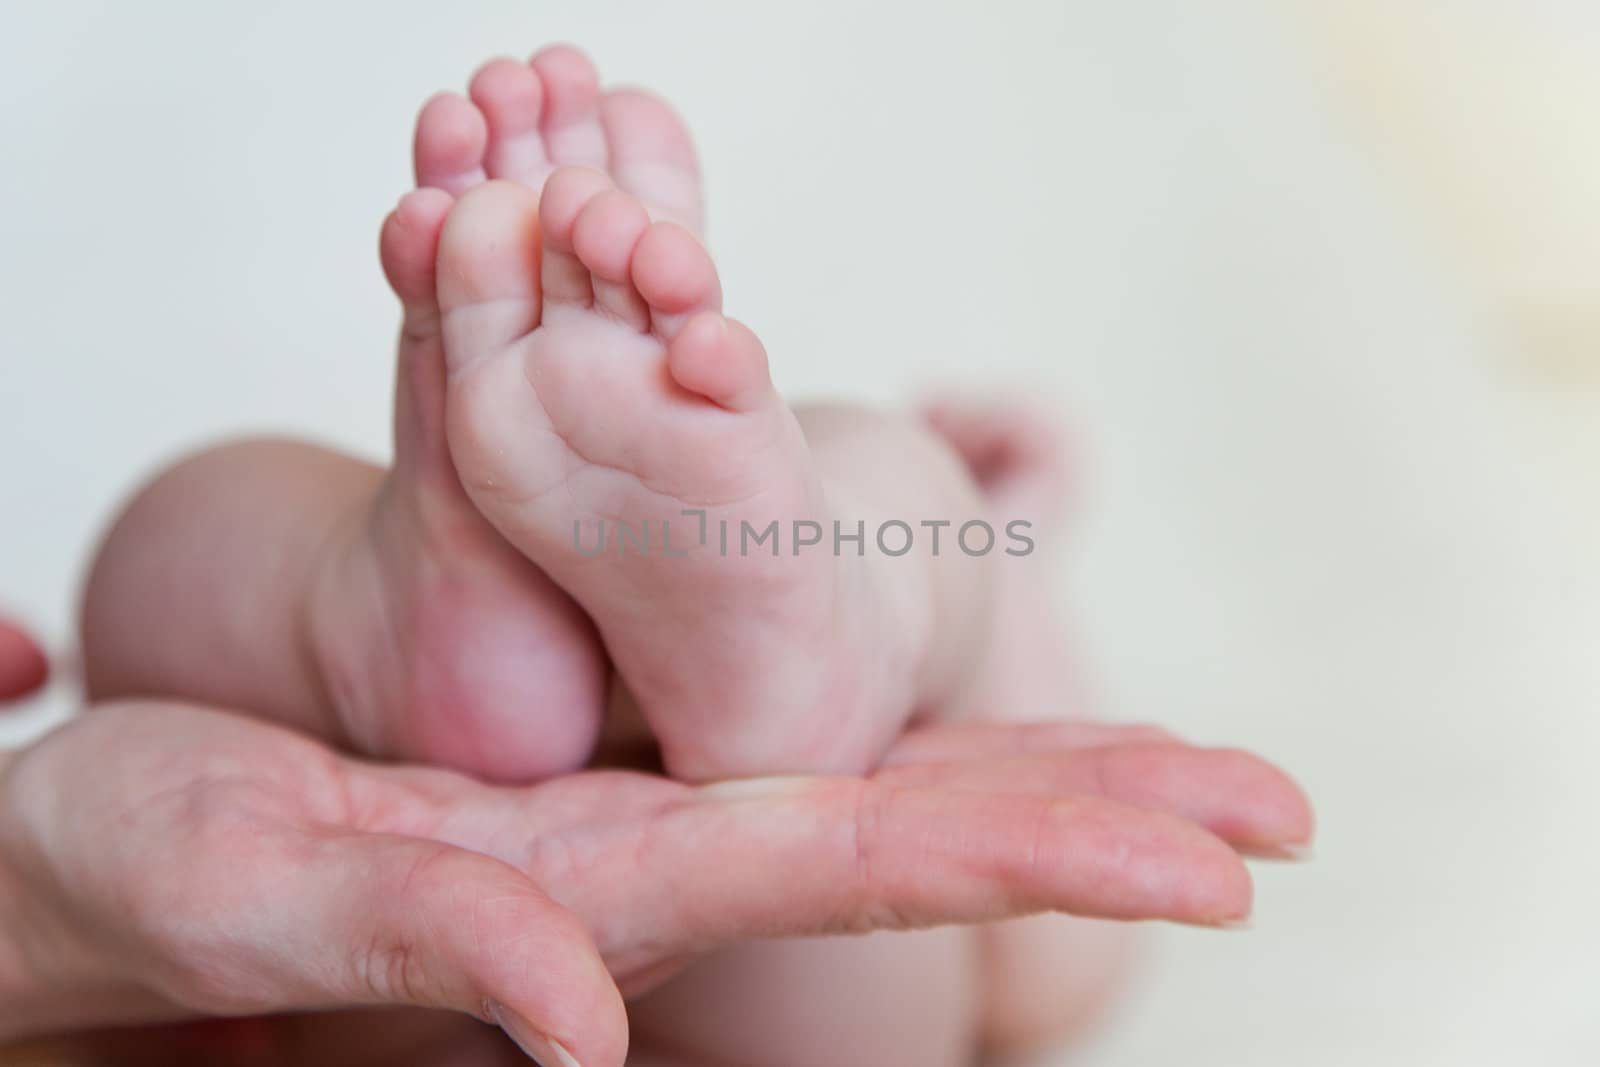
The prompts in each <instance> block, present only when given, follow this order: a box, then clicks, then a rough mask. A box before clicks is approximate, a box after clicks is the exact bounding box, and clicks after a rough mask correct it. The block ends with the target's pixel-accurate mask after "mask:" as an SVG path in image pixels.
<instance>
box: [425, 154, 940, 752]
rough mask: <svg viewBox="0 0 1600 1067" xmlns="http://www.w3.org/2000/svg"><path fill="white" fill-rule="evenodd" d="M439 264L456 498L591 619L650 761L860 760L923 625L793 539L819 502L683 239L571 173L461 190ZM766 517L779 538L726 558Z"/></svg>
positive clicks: (692, 241)
mask: <svg viewBox="0 0 1600 1067" xmlns="http://www.w3.org/2000/svg"><path fill="white" fill-rule="evenodd" d="M438 279H439V305H440V311H441V314H442V326H443V336H444V344H445V351H446V356H447V365H448V368H449V369H448V375H449V379H448V386H447V389H448V393H449V397H448V402H447V426H448V435H449V439H450V448H451V454H452V456H453V457H454V460H455V465H456V469H457V471H459V472H460V475H461V478H462V482H463V484H464V485H465V487H466V491H467V493H468V494H469V495H470V496H471V498H472V500H473V502H474V503H476V504H477V506H478V508H479V509H480V511H481V512H482V513H483V514H484V515H486V516H487V517H488V518H489V520H490V521H491V522H493V523H494V525H495V526H496V527H497V528H498V529H499V530H500V532H501V533H503V534H504V535H505V536H506V538H507V539H508V540H509V541H510V542H511V543H512V544H514V545H516V547H517V548H519V549H521V550H522V551H523V552H524V553H526V554H527V556H528V557H529V558H530V559H532V560H533V561H534V562H535V563H537V564H538V565H539V566H540V567H541V568H542V569H543V570H544V571H545V572H547V573H548V574H550V575H551V577H553V578H554V579H555V580H556V582H557V583H558V584H559V585H560V586H561V587H562V588H564V589H566V590H567V591H568V592H570V593H571V594H572V595H573V596H574V597H575V598H576V599H577V600H578V602H579V603H580V604H581V605H582V606H583V607H584V608H585V609H586V610H587V611H588V612H589V614H590V615H591V617H593V619H594V620H595V622H596V623H597V624H598V626H599V628H600V632H601V634H602V636H603V638H604V640H605V643H606V646H607V648H608V649H609V651H610V653H611V655H612V658H613V660H614V661H615V663H616V665H617V668H618V670H619V671H620V672H621V673H622V675H623V676H624V677H625V678H627V679H628V682H629V684H630V686H631V688H632V689H633V692H634V694H635V696H636V697H637V699H638V701H639V704H640V707H641V709H642V710H643V712H644V714H645V716H646V718H647V719H648V720H649V721H650V724H651V726H652V727H653V729H654V730H655V732H656V735H657V737H658V739H659V740H660V742H661V745H662V754H663V758H664V759H665V761H666V763H667V766H668V768H669V769H670V770H671V771H672V772H673V773H674V774H675V775H678V776H682V777H689V778H705V777H712V776H719V775H723V774H729V773H739V774H752V773H762V772H773V771H793V770H801V769H817V768H823V767H826V768H829V769H833V770H846V769H852V768H854V769H859V768H862V767H865V765H866V764H867V763H868V762H870V760H871V759H872V758H873V757H874V756H875V755H876V754H877V752H879V751H881V749H882V748H883V747H885V746H886V745H887V743H888V741H889V739H890V738H891V737H892V736H893V735H894V734H895V733H896V732H897V731H898V729H899V727H900V726H901V725H902V723H903V716H901V717H900V718H893V719H891V718H886V717H883V716H875V715H864V714H860V713H859V712H860V711H861V709H863V708H868V707H870V708H880V707H894V708H901V709H909V707H910V704H911V701H912V693H911V690H912V685H913V683H912V680H911V676H912V674H913V671H914V664H913V662H912V661H913V660H915V659H916V650H915V635H916V634H917V633H918V630H919V627H918V626H916V625H913V623H912V620H911V619H909V618H888V619H886V618H885V616H886V615H891V616H893V615H895V614H896V612H897V611H898V610H899V608H900V607H901V606H900V605H896V604H895V603H894V602H893V600H892V598H890V597H885V596H881V595H880V593H881V590H879V589H878V588H876V587H875V586H874V584H873V582H874V579H873V576H872V574H871V572H870V571H869V570H868V569H867V568H866V567H865V566H863V565H858V561H857V560H856V558H855V557H853V556H849V555H847V556H845V557H843V558H839V557H836V556H835V555H834V554H833V553H832V552H830V551H827V550H826V548H823V549H821V550H815V551H810V552H806V553H801V554H792V553H791V552H790V551H789V546H788V540H787V539H788V536H789V535H788V533H787V532H784V531H787V530H789V529H791V528H792V524H793V523H795V522H804V523H815V524H817V526H816V527H815V528H816V529H820V530H826V531H828V533H829V534H831V532H832V522H831V512H830V505H833V504H835V503H836V501H832V500H829V499H827V498H825V486H824V485H823V484H822V481H821V479H820V478H819V477H818V476H817V474H816V468H815V464H814V462H813V460H812V456H811V454H810V452H809V450H808V448H807V445H806V442H805V439H804V437H803V435H802V433H801V430H800V426H799V424H798V423H797V422H796V420H795V417H794V415H793V413H792V412H791V411H790V410H789V409H788V408H787V407H786V406H785V405H784V403H783V401H782V400H781V399H780V398H779V397H778V394H777V392H776V390H775V389H774V388H773V384H772V381H771V379H770V377H769V376H768V372H767V362H766V355H765V352H764V351H763V349H762V347H761V344H760V342H759V341H758V340H757V339H756V337H755V335H754V334H753V333H751V332H750V330H749V329H747V328H746V327H745V326H743V325H741V324H740V323H738V322H736V321H734V320H732V319H728V318H725V317H724V316H723V315H722V314H721V312H720V305H721V294H720V287H719V282H718V278H717V272H716V269H715V268H714V266H713V265H712V262H711V259H710V257H709V256H708V255H707V254H706V252H705V250H704V248H703V247H702V246H701V245H700V242H699V241H698V240H697V239H696V238H695V237H694V236H693V235H691V234H690V233H689V232H688V231H687V230H685V229H684V228H683V227H681V226H678V225H675V224H673V223H670V222H654V223H652V222H651V220H650V217H649V213H648V212H647V210H646V209H645V207H644V206H643V205H642V204H641V203H640V201H639V200H638V199H636V198H635V197H633V196H630V195H628V194H626V193H624V192H622V191H621V190H620V189H618V188H617V187H616V186H615V185H614V184H613V183H612V182H611V180H610V179H609V178H607V177H606V176H605V175H603V174H601V173H599V172H597V171H593V170H586V169H577V168H569V169H563V170H559V171H557V172H556V173H555V175H554V176H553V177H552V178H551V179H550V180H549V182H548V183H547V184H546V186H545V188H544V192H543V196H542V197H540V196H536V195H535V194H533V193H532V192H530V191H529V190H528V189H526V188H523V187H521V186H517V185H511V184H507V183H504V182H491V183H489V184H486V185H483V186H480V187H478V188H476V189H473V190H471V191H469V192H468V193H467V194H466V195H465V196H464V197H463V198H462V199H461V201H460V202H459V203H458V204H457V205H456V207H455V209H454V211H453V212H452V213H451V215H450V218H449V220H448V222H447V223H446V225H445V231H444V235H443V237H442V239H441V244H440V249H439V266H438ZM690 513H692V514H690ZM773 522H776V523H778V525H779V527H780V534H781V536H782V538H783V539H784V542H783V543H784V551H783V552H782V553H778V552H777V551H776V548H777V546H776V545H769V546H767V547H763V546H760V545H758V546H757V547H756V548H755V550H753V551H750V550H748V549H747V548H746V549H745V550H741V547H742V546H741V542H740V538H741V537H746V536H752V535H756V534H760V533H761V532H763V531H765V530H766V529H767V527H768V526H769V524H771V523H773ZM747 529H748V530H749V531H750V534H746V533H745V531H746V530H747ZM723 530H727V531H729V536H730V537H731V538H732V539H733V541H732V544H730V546H729V547H730V549H731V550H730V551H728V552H727V553H726V554H724V552H723V551H722V550H721V546H722V531H723ZM624 534H631V535H632V538H633V539H632V540H631V541H630V544H629V545H628V546H624V545H622V544H621V542H620V538H621V536H622V535H624ZM601 537H603V538H604V543H605V546H606V547H605V550H604V551H602V552H600V553H599V554H595V553H594V552H593V547H594V545H595V543H596V540H597V539H598V538H601ZM641 537H642V538H643V539H642V540H641V539H640V538H641ZM769 549H770V550H769ZM907 614H909V612H908V613H907ZM866 632H871V633H873V634H882V633H895V634H904V635H906V638H905V642H904V643H905V645H906V647H905V648H897V647H893V646H894V641H892V640H891V641H889V642H884V641H882V640H877V641H874V642H872V643H870V645H869V643H868V642H866V641H860V640H856V637H857V635H858V634H864V633H866Z"/></svg>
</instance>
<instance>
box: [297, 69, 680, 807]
mask: <svg viewBox="0 0 1600 1067" xmlns="http://www.w3.org/2000/svg"><path fill="white" fill-rule="evenodd" d="M598 81H599V79H598V76H597V75H596V73H595V69H594V66H593V64H591V63H590V62H589V60H588V59H587V58H586V57H585V56H583V55H582V54H581V53H579V52H578V51H576V50H575V49H572V48H569V47H565V46H556V47H552V48H547V49H545V50H544V51H542V52H540V53H539V54H538V55H537V56H535V57H534V58H533V60H532V62H531V63H520V62H516V61H513V60H509V59H502V60H495V61H493V62H491V63H489V64H487V65H486V66H484V67H483V68H482V69H481V70H480V71H479V72H478V74H477V76H476V77H474V79H473V81H472V88H471V98H470V99H468V98H465V97H461V96H458V95H454V94H444V95H441V96H438V97H435V98H434V99H433V100H432V101H430V102H429V103H428V104H427V105H426V106H425V107H424V108H423V110H422V113H421V115H420V116H419V117H418V120H417V129H416V137H415V165H416V173H417V181H418V184H419V185H420V186H423V187H424V188H421V189H419V190H418V191H417V192H415V193H412V194H410V195H409V196H407V197H406V198H405V199H404V200H403V201H402V202H401V204H400V206H399V207H398V208H397V209H396V211H395V212H394V214H392V215H391V216H390V217H389V219H388V220H387V221H386V222H385V224H384V228H383V235H382V242H381V245H382V247H381V254H382V259H383V266H384V272H385V274H386V275H387V276H388V278H389V281H390V284H391V286H392V287H393V288H394V290H395V292H396V294H397V295H398V296H399V297H400V301H401V304H402V306H403V308H404V324H403V326H402V329H401V337H400V346H399V347H400V352H399V369H398V374H397V389H396V397H395V401H396V411H395V463H394V467H393V469H392V471H391V472H390V473H389V474H388V476H387V478H386V479H385V481H384V482H383V485H382V488H381V490H380V491H379V493H378V494H377V496H376V498H375V499H374V501H373V502H372V504H371V506H370V508H369V509H368V510H367V511H366V512H365V513H363V515H362V518H361V521H360V522H359V523H357V524H354V528H353V529H352V530H351V531H350V532H349V535H348V537H347V538H346V539H345V543H343V544H340V545H337V546H333V547H334V550H333V551H332V552H330V565H329V566H328V567H326V568H325V572H326V579H325V580H324V581H323V582H322V583H321V587H322V594H321V605H320V610H319V611H318V612H317V613H316V614H317V617H318V620H319V621H318V624H317V625H316V626H315V628H314V632H315V633H316V634H317V637H316V644H317V648H316V649H315V650H314V652H315V654H316V655H317V656H318V657H319V659H320V661H321V662H322V665H323V668H324V673H325V674H326V675H327V676H328V678H329V685H330V688H333V689H335V690H336V691H337V692H336V693H335V694H334V698H335V699H334V703H335V704H336V706H337V707H339V708H340V709H341V712H342V713H343V715H344V718H345V720H346V728H347V731H348V732H349V734H350V735H351V740H352V741H353V742H354V743H355V744H356V745H357V746H358V747H360V748H361V749H362V750H363V751H365V752H368V753H371V754H374V755H382V756H391V757H401V758H409V759H416V760H421V761H425V762H429V763H434V764H441V765H445V766H450V767H454V768H456V769H459V770H463V771H467V772H469V773H472V774H474V775H477V776H479V777H487V778H493V779H500V780H518V781H520V780H531V779H538V778H544V777H548V776H550V775H553V774H558V773H562V772H564V771H569V770H574V769H576V768H578V767H580V766H582V765H583V764H584V762H585V761H586V760H587V758H588V756H589V753H590V751H591V749H592V748H593V745H594V741H595V736H596V734H597V732H598V724H599V721H600V718H601V714H602V711H603V707H604V696H605V689H606V685H607V682H606V677H607V674H608V672H609V664H608V663H607V662H606V659H605V655H604V649H603V648H601V646H600V644H599V639H598V636H597V635H596V634H595V632H594V627H593V624H592V623H590V622H589V621H588V618H587V616H585V615H584V614H583V612H582V611H581V609H579V608H578V607H577V606H576V605H575V604H574V603H573V602H572V600H571V599H570V598H569V597H567V596H566V595H565V594H564V593H562V592H561V591H560V590H558V589H557V588H556V587H555V586H554V585H553V584H552V583H551V581H550V580H549V578H548V577H546V576H545V574H544V573H543V572H542V571H541V570H540V569H539V568H538V567H537V566H535V565H534V564H532V563H530V562H529V561H528V559H527V557H526V556H524V555H523V554H522V553H521V552H519V551H517V550H516V549H515V548H513V547H512V546H510V545H509V544H507V543H506V541H505V539H504V538H503V537H501V536H500V534H499V533H498V532H497V531H496V530H495V529H494V528H493V527H492V526H491V525H489V523H488V522H487V521H486V520H485V519H484V518H483V516H482V515H480V514H479V512H478V510H477V509H476V508H475V507H474V506H473V504H472V502H471V501H470V500H469V499H468V498H467V496H466V494H465V493H464V492H463V491H462V488H461V483H460V479H459V477H458V476H457V474H456V471H455V467H454V464H453V462H452V461H451V458H450V455H449V452H448V449H447V447H446V444H445V435H444V395H445V385H444V378H445V374H444V351H443V345H442V341H441V338H440V332H439V331H440V315H439V308H438V302H437V298H436V295H435V294H436V286H435V280H434V266H435V253H436V251H437V247H438V241H439V233H440V230H441V228H442V227H443V224H444V219H445V216H446V215H447V214H448V213H449V210H450V206H451V204H452V202H453V200H452V197H453V196H454V195H459V194H460V193H462V192H464V191H465V190H466V189H469V188H471V187H472V186H474V185H478V184H481V183H482V182H484V181H486V180H488V179H489V178H491V177H494V178H506V179H510V180H514V181H517V182H521V183H523V184H526V185H528V186H529V187H532V188H537V187H539V186H540V185H542V184H543V182H544V180H545V178H546V177H548V176H549V174H550V172H551V170H552V169H553V168H554V167H555V166H556V165H557V164H560V163H563V162H573V161H583V162H588V163H592V164H596V165H601V166H606V167H609V168H610V169H611V171H612V173H614V174H615V175H616V177H617V179H618V181H620V182H621V183H622V184H623V185H624V186H625V187H627V188H629V189H631V190H632V191H634V192H635V193H636V194H637V195H639V196H640V197H641V199H642V200H643V201H644V202H645V203H646V204H647V205H648V206H649V207H650V210H651V211H652V213H654V214H655V215H657V216H658V217H662V218H675V219H678V220H679V221H681V222H683V223H684V224H685V225H689V226H693V227H696V228H697V227H698V226H699V225H700V219H701V207H700V177H699V167H698V164H697V163H696V161H695V153H694V147H693V144H692V143H691V142H690V139H689V135H688V133H687V131H686V130H685V129H684V126H683V123H682V122H681V121H680V120H679V119H678V117H677V116H676V115H675V114H674V113H673V112H672V110H671V109H670V108H669V107H668V106H667V105H666V104H664V103H662V102H661V101H660V100H658V99H657V98H655V97H654V96H651V95H649V94H648V93H645V92H642V91H638V90H629V89H622V90H613V91H609V92H605V93H601V92H600V91H599V89H598ZM373 620H378V621H377V623H374V622H373Z"/></svg>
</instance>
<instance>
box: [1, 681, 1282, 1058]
mask: <svg viewBox="0 0 1600 1067" xmlns="http://www.w3.org/2000/svg"><path fill="white" fill-rule="evenodd" d="M1309 833H1310V814H1309V811H1308V810H1307V808H1306V805H1305V802H1304V800H1303V798H1302V797H1301V795H1300V793H1299V791H1298V790H1297V789H1296V788H1295V787H1294V785H1293V784H1292V783H1291V782H1290V781H1289V780H1288V779H1287V778H1286V777H1285V776H1283V775H1282V774H1281V773H1280V772H1278V771H1276V770H1274V769H1273V768H1271V767H1270V766H1268V765H1266V764H1264V763H1262V762H1261V761H1259V760H1256V759H1255V758H1253V757H1250V756H1247V755H1244V754H1241V753H1237V752H1228V751H1206V750H1201V749H1197V748H1192V747H1189V746H1186V745H1183V744H1180V743H1178V742H1176V741H1173V740H1172V739H1170V738H1169V737H1167V736H1166V735H1163V734H1160V733H1159V732H1152V731H1147V730H1140V729H1118V728H1110V727H1075V726H1051V727H945V728H935V729H932V730H928V731H922V732H920V733H913V734H911V735H908V737H907V738H906V740H905V741H903V742H902V746H901V748H900V749H898V750H897V752H896V754H895V756H894V757H892V758H891V761H890V763H889V765H888V766H886V768H885V769H884V770H882V771H880V772H878V773H877V774H875V775H873V776H871V777H869V778H793V779H768V780H759V781H749V782H739V783H724V784H719V785H712V786H706V787H700V788H693V787H689V786H685V785H681V784H678V783H674V782H670V781H667V780H665V779H661V778H657V777H653V776H649V775H643V774H635V773H630V772H622V771H595V772H586V773H583V774H578V775H573V776H570V777H567V778H562V779H557V780H554V781H551V782H548V783H545V784H543V785H540V786H536V787H532V788H527V789H505V788H493V787H488V786H484V785H481V784H478V783H475V782H473V781H471V780H469V779H466V778H462V777H460V776H457V775H454V774H451V773H448V772H443V771H434V770H423V769H414V768H385V767H377V766H373V765H370V764H366V763H362V762H359V761H355V760H350V759H346V758H343V757H341V756H338V755H336V754H334V753H333V752H332V751H330V750H328V749H326V748H324V747H322V746H320V745H318V744H316V743H315V742H312V741H310V740H308V739H306V738H304V737H302V736H299V735H297V734H294V733H291V732H289V731H286V730H283V729H280V728H277V727H273V726H268V725H265V724H262V723H259V722H255V721H252V720H249V719H245V718H242V717H237V716H234V715H231V714H226V713H221V712H215V711H209V710H203V709H197V708H193V707H188V706H183V705H175V704H126V705H121V706H116V707H109V708H105V709H101V710H98V711H97V712H96V713H94V714H92V715H89V716H85V717H83V718H80V719H78V720H76V721H74V722H72V723H70V724H68V725H67V726H65V727H63V728H62V729H60V730H58V731H57V732H55V733H54V734H52V735H50V736H48V737H46V738H45V739H44V740H42V741H40V742H39V743H38V744H36V745H35V746H33V747H32V748H30V749H27V750H24V751H22V752H20V753H16V754H13V755H10V756H7V757H4V762H3V763H0V952H5V953H7V954H8V955H7V958H3V959H0V1009H3V1010H0V1037H7V1036H20V1035H22V1034H23V1033H24V1032H25V1028H26V1032H28V1033H37V1032H44V1031H48V1030H55V1029H66V1028H72V1027H80V1026H88V1025H105V1024H109V1023H115V1022H127V1021H147V1020H155V1019H161V1018H179V1017H186V1016H193V1015H256V1014H264V1013H269V1012H280V1011H292V1010H307V1009H321V1008H333V1007H341V1006H360V1005H413V1006H418V1007H427V1008H443V1009H450V1010H454V1011H457V1012H462V1013H465V1014H467V1015H472V1016H476V1017H478V1018H480V1019H485V1020H488V1021H493V1022H496V1023H498V1024H500V1025H501V1026H503V1027H504V1028H505V1029H506V1030H507V1031H508V1032H509V1033H511V1034H512V1035H513V1036H514V1037H515V1038H516V1039H517V1040H518V1041H519V1043H520V1044H521V1045H522V1046H523V1047H524V1048H525V1049H526V1050H527V1051H528V1052H529V1053H530V1054H531V1055H533V1056H534V1057H536V1058H539V1059H540V1060H541V1061H542V1062H544V1063H545V1064H546V1065H547V1067H549V1065H553V1064H561V1063H566V1062H568V1059H570V1060H574V1061H576V1062H578V1063H581V1064H584V1065H586V1067H619V1065H621V1064H622V1062H623V1058H624V1054H625V1049H626V1045H627V1023H626V1018H625V1016H624V1013H623V1008H622V999H621V996H620V995H619V987H620V989H621V990H622V991H626V992H633V991H637V990H641V989H643V988H645V987H647V986H649V985H650V984H652V983H653V982H656V981H659V980H661V979H662V978H664V977H666V976H667V975H668V974H669V973H670V972H671V971H672V970H673V969H674V968H675V967H676V966H678V965H680V964H681V963H684V962H687V961H688V960H689V959H691V958H692V957H694V956H695V955H697V954H699V953H702V952H705V951H708V950H711V949H714V948H716V947H719V946H721V945H724V944H727V943H729V942H732V941H735V940H739V939H744V938H749V937H759V936H773V935H785V934H792V935H813V934H834V933H841V932H849V931H865V930H869V929H879V928H889V927H908V926H921V925H930V924H935V923H948V922H978V921H985V920H990V919H997V918H1003V917H1008V916H1014V915H1020V914H1024V913H1027V912H1033V911H1040V910H1051V909H1054V910H1062V911H1070V912H1073V913H1075V914H1080V915H1097V916H1109V917H1118V918H1129V919H1142V918H1149V919H1171V920H1175V921H1179V922H1191V923H1224V922H1227V921H1230V920H1233V919H1237V918H1242V917H1243V916H1244V915H1245V914H1247V913H1248V911H1249V908H1250V881H1249V876H1248V874H1247V873H1246V871H1245V869H1244V867H1243V865H1242V863H1241V861H1240V859H1239V856H1238V853H1237V852H1236V850H1235V849H1236V847H1237V848H1241V849H1244V850H1247V851H1265V852H1271V851H1274V850H1278V849H1281V848H1282V847H1284V846H1287V845H1292V844H1294V843H1297V842H1300V841H1303V840H1305V839H1306V837H1307V836H1309ZM557 1045H559V1047H560V1049H561V1050H564V1052H565V1053H566V1055H567V1057H568V1058H567V1059H563V1058H562V1056H561V1053H560V1052H557V1051H556V1046H557Z"/></svg>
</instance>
